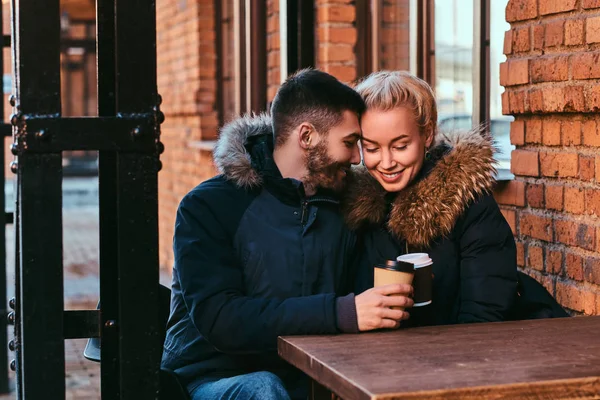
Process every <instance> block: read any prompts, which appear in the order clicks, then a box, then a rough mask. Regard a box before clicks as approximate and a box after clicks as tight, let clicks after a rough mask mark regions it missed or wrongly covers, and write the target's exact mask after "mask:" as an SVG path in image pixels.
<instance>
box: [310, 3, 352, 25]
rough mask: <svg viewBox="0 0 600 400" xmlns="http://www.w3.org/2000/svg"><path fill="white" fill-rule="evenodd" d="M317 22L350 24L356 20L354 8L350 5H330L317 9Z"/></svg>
mask: <svg viewBox="0 0 600 400" xmlns="http://www.w3.org/2000/svg"><path fill="white" fill-rule="evenodd" d="M317 20H318V21H319V22H350V23H353V22H354V21H355V20H356V8H355V7H354V6H352V5H330V6H328V7H327V6H324V7H317Z"/></svg>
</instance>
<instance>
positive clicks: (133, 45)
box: [116, 0, 162, 400]
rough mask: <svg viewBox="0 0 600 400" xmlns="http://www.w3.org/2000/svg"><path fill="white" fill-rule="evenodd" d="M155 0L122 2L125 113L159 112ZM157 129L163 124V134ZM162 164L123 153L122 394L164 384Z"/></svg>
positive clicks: (120, 85)
mask: <svg viewBox="0 0 600 400" xmlns="http://www.w3.org/2000/svg"><path fill="white" fill-rule="evenodd" d="M155 7H156V5H155V2H154V1H147V0H130V1H127V2H122V1H121V2H117V3H116V50H117V54H116V61H117V71H119V74H118V75H117V112H118V113H122V114H133V113H144V112H148V111H150V110H152V109H154V110H155V112H156V113H157V116H158V115H159V112H158V108H157V104H158V103H159V97H158V94H157V88H156V9H155ZM131 21H136V23H135V24H132V22H131ZM139 65H143V66H144V68H142V69H140V68H139ZM155 107H156V108H155ZM158 134H159V130H158V126H156V130H155V135H156V139H158ZM158 169H159V161H158V153H156V154H154V155H144V154H119V155H118V162H117V178H118V189H117V190H118V192H117V207H118V213H117V215H118V235H117V240H118V243H119V246H118V265H119V271H118V274H119V287H118V292H119V319H118V321H117V326H118V331H119V333H118V334H119V354H120V358H121V365H122V366H123V367H122V368H121V370H120V385H121V399H127V400H129V399H153V398H157V395H158V390H159V371H160V358H161V354H162V343H160V337H159V326H158V285H157V283H158V281H159V279H158ZM139 293H144V296H140V295H139Z"/></svg>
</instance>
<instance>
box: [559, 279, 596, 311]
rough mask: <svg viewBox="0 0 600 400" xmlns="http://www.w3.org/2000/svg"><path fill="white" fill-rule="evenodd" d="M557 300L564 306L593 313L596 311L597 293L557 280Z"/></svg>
mask: <svg viewBox="0 0 600 400" xmlns="http://www.w3.org/2000/svg"><path fill="white" fill-rule="evenodd" d="M556 300H557V301H558V302H559V303H560V304H562V305H563V306H564V307H566V308H568V309H571V310H573V311H577V312H583V313H585V314H588V315H591V314H594V313H595V311H596V295H595V294H594V293H593V292H590V291H588V290H586V289H583V288H579V287H577V286H574V285H572V284H569V283H566V282H562V281H557V282H556Z"/></svg>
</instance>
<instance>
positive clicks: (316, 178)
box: [304, 111, 360, 191]
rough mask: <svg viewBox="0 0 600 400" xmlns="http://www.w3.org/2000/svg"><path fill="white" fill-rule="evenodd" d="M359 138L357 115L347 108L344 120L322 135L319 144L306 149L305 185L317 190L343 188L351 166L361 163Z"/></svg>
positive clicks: (338, 189)
mask: <svg viewBox="0 0 600 400" xmlns="http://www.w3.org/2000/svg"><path fill="white" fill-rule="evenodd" d="M359 138H360V124H359V123H358V117H357V116H356V114H354V113H353V112H351V111H344V113H343V117H342V120H341V122H340V123H339V124H337V125H335V126H333V127H332V128H331V129H330V130H329V132H328V133H326V134H321V135H319V139H320V140H319V141H318V143H317V144H316V145H314V146H313V147H311V148H309V149H307V150H306V169H307V170H308V175H307V177H306V178H305V179H304V184H305V185H306V186H309V187H312V188H315V189H316V188H318V187H321V188H327V189H333V190H335V191H340V190H342V189H343V188H344V186H345V184H346V174H347V171H348V170H349V169H350V166H351V165H352V164H358V163H359V162H360V151H359V149H358V139H359Z"/></svg>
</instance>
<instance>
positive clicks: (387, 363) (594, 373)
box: [279, 317, 600, 400]
mask: <svg viewBox="0 0 600 400" xmlns="http://www.w3.org/2000/svg"><path fill="white" fill-rule="evenodd" d="M279 354H280V356H281V357H282V358H283V359H285V360H286V361H288V362H290V363H291V364H293V365H295V366H296V367H298V368H299V369H301V370H303V371H304V372H306V373H307V374H308V375H309V376H311V377H312V378H313V379H315V380H317V381H318V382H320V383H321V384H323V385H325V386H326V387H328V388H329V389H331V390H333V391H334V392H335V393H336V394H338V395H340V396H341V397H342V398H344V399H347V400H353V399H386V400H387V399H422V398H432V399H438V398H444V399H454V398H456V399H459V398H460V399H470V398H472V399H480V398H493V399H508V398H515V397H517V396H521V397H522V396H528V397H527V398H536V399H538V398H540V399H541V398H543V399H549V398H567V397H570V398H574V397H576V398H600V317H578V318H564V319H546V320H533V321H515V322H503V323H486V324H469V325H453V326H438V327H426V328H414V329H405V330H402V329H400V330H397V331H391V332H390V331H388V332H376V333H365V334H359V335H333V336H295V337H283V338H279Z"/></svg>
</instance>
